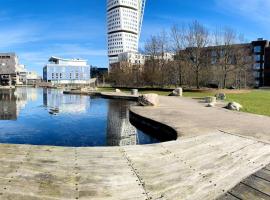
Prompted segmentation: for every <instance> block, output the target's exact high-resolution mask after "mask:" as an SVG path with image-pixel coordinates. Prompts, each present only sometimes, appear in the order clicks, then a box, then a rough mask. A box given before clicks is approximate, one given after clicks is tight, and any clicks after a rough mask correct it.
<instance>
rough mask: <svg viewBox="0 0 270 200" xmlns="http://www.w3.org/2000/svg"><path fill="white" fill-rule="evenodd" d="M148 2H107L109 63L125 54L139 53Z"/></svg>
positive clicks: (108, 0)
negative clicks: (146, 3)
mask: <svg viewBox="0 0 270 200" xmlns="http://www.w3.org/2000/svg"><path fill="white" fill-rule="evenodd" d="M145 2H146V0H107V31H108V56H109V62H110V63H115V62H118V55H119V54H120V53H124V52H133V53H137V52H138V48H139V39H140V33H141V26H142V21H143V13H144V7H145Z"/></svg>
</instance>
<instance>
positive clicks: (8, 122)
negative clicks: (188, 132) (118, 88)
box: [0, 88, 158, 147]
mask: <svg viewBox="0 0 270 200" xmlns="http://www.w3.org/2000/svg"><path fill="white" fill-rule="evenodd" d="M132 104H134V102H129V101H122V100H108V99H102V98H97V97H89V96H78V95H66V94H63V93H62V91H60V90H52V89H36V88H17V89H16V90H15V91H14V90H0V143H11V144H33V145H53V146H74V147H79V146H122V145H135V144H150V143H156V142H158V140H157V139H155V138H153V137H151V136H149V135H147V134H145V133H143V132H141V131H139V130H137V129H136V128H135V127H134V126H132V125H131V124H130V122H129V112H128V108H129V106H130V105H132Z"/></svg>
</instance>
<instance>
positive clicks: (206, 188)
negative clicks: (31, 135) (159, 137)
mask: <svg viewBox="0 0 270 200" xmlns="http://www.w3.org/2000/svg"><path fill="white" fill-rule="evenodd" d="M132 110H133V112H135V113H137V114H139V115H142V116H144V117H148V118H151V119H154V120H157V121H159V122H163V123H167V124H168V125H170V126H172V127H174V128H176V130H177V131H179V135H180V136H183V138H182V139H181V138H179V139H178V140H177V141H171V142H166V143H162V144H154V145H146V146H126V147H108V148H62V147H46V146H44V147H42V146H28V145H0V166H1V167H0V199H12V200H32V199H33V200H34V199H35V200H36V199H37V200H60V199H68V200H69V199H83V200H84V199H91V200H92V199H94V200H95V199H97V200H101V199H102V200H103V199H105V200H107V199H108V200H113V199H115V200H121V199H123V200H126V199H142V200H145V199H147V200H149V199H166V200H173V199H179V200H183V199H185V200H197V199H198V200H202V199H206V200H207V199H209V200H210V199H216V198H218V197H220V196H222V195H223V194H225V193H227V192H228V191H229V190H231V189H232V188H233V187H234V186H236V185H237V184H238V183H240V182H241V181H242V180H244V179H245V178H247V177H248V176H250V175H251V174H253V173H256V172H257V171H259V170H261V169H262V168H264V167H266V166H267V165H268V163H270V145H269V134H268V133H267V132H269V130H270V129H269V126H270V123H268V122H270V119H268V118H267V117H261V116H255V115H249V114H244V113H243V114H242V113H233V112H229V111H226V110H223V109H218V108H205V107H204V105H202V104H198V103H197V102H195V101H193V100H186V99H179V98H174V97H161V105H160V107H157V108H142V107H136V108H133V109H132ZM219 120H225V121H224V123H222V122H220V121H219ZM227 120H228V121H227ZM262 125H265V126H266V127H265V126H262ZM267 128H268V130H267ZM225 131H226V132H229V134H227V133H225ZM253 131H254V132H253ZM234 134H237V135H234ZM252 200H253V199H252Z"/></svg>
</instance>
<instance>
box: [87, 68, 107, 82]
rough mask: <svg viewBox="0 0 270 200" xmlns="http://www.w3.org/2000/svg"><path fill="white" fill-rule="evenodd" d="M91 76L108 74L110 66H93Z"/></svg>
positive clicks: (100, 76) (98, 76)
mask: <svg viewBox="0 0 270 200" xmlns="http://www.w3.org/2000/svg"><path fill="white" fill-rule="evenodd" d="M90 74H91V78H99V79H100V78H102V77H104V76H106V75H108V68H101V67H94V66H91V70H90Z"/></svg>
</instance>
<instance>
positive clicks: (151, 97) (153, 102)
mask: <svg viewBox="0 0 270 200" xmlns="http://www.w3.org/2000/svg"><path fill="white" fill-rule="evenodd" d="M138 102H139V104H140V105H142V106H157V105H158V104H159V98H158V95H157V94H144V95H141V96H139V99H138Z"/></svg>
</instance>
